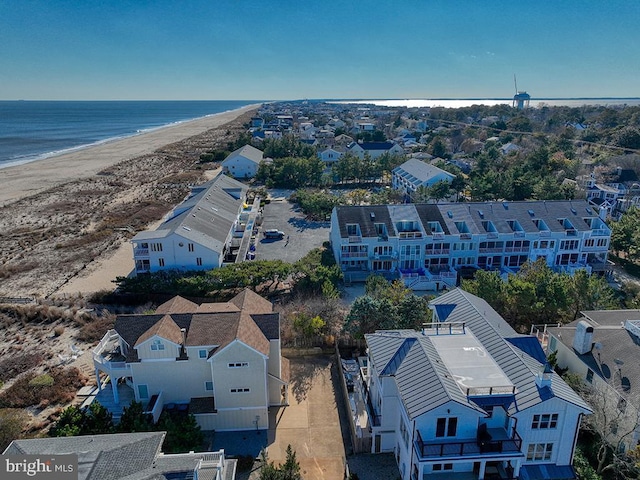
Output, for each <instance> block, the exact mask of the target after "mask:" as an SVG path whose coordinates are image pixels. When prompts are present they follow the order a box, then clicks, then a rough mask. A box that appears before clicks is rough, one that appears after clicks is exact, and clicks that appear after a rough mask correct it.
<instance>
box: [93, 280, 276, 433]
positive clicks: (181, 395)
mask: <svg viewBox="0 0 640 480" xmlns="http://www.w3.org/2000/svg"><path fill="white" fill-rule="evenodd" d="M93 363H94V367H95V370H96V377H97V380H98V382H97V383H98V384H100V373H103V374H105V375H108V376H109V377H110V378H111V386H112V387H111V388H112V390H113V396H114V401H115V403H116V404H118V403H119V394H118V389H117V388H113V385H117V384H118V383H119V382H120V381H122V382H125V383H126V384H127V385H129V386H130V387H131V388H132V389H133V391H134V394H135V400H136V401H139V402H143V404H144V405H146V406H147V407H146V408H147V410H148V411H150V412H153V411H157V410H158V409H162V406H163V405H166V404H169V403H172V404H181V405H185V406H187V407H186V408H187V409H188V410H189V413H193V414H194V415H195V417H196V420H197V421H198V424H199V425H200V426H201V427H202V428H203V429H204V430H218V431H220V430H256V429H267V428H269V415H268V409H269V407H271V406H281V405H286V404H287V401H288V399H287V385H288V381H289V363H288V361H287V359H286V358H283V357H282V355H281V353H280V315H279V314H278V313H275V312H274V311H273V306H272V304H271V303H270V302H269V301H267V300H265V299H264V298H262V297H260V296H259V295H257V294H256V293H254V292H252V291H251V290H245V291H243V292H242V293H240V294H238V295H237V296H235V297H234V298H233V299H231V300H230V301H229V302H226V303H203V304H202V305H197V304H195V303H193V302H190V301H188V300H186V299H184V298H181V297H175V298H173V299H172V300H170V301H169V302H167V303H164V304H162V305H161V306H160V307H158V309H157V310H156V312H155V313H154V314H142V315H120V316H118V317H117V319H116V323H115V326H114V329H113V330H110V331H109V332H107V334H105V336H104V338H103V339H102V340H101V342H100V343H99V344H98V346H97V347H96V348H95V349H94V351H93Z"/></svg>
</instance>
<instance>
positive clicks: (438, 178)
mask: <svg viewBox="0 0 640 480" xmlns="http://www.w3.org/2000/svg"><path fill="white" fill-rule="evenodd" d="M454 178H456V176H455V175H453V174H452V173H449V172H447V171H445V170H442V169H441V168H438V167H436V166H435V165H431V164H429V163H426V162H423V161H421V160H418V159H417V158H411V159H409V160H407V161H406V162H404V163H403V164H402V165H399V166H398V167H396V168H394V169H393V170H392V171H391V186H392V188H394V189H395V190H399V191H401V192H403V193H406V194H409V195H411V193H413V192H415V191H416V190H417V189H418V188H420V187H430V186H432V185H433V184H435V183H438V182H447V183H451V182H452V181H453V179H454Z"/></svg>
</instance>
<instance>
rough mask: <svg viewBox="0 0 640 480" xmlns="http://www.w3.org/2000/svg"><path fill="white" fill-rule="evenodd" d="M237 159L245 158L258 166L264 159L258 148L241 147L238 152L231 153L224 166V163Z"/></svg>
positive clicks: (250, 146)
mask: <svg viewBox="0 0 640 480" xmlns="http://www.w3.org/2000/svg"><path fill="white" fill-rule="evenodd" d="M236 157H243V158H246V159H247V160H249V161H251V162H253V163H257V164H259V163H260V162H261V161H262V159H263V157H262V151H260V150H258V149H257V148H256V147H254V146H252V145H245V146H244V147H240V148H238V149H237V150H234V151H233V152H231V153H230V154H229V155H227V158H225V159H224V161H223V162H222V164H223V165H224V163H225V162H226V161H227V160H233V159H235V158H236Z"/></svg>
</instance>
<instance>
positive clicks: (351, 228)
mask: <svg viewBox="0 0 640 480" xmlns="http://www.w3.org/2000/svg"><path fill="white" fill-rule="evenodd" d="M359 230H360V228H359V225H358V224H357V223H348V224H347V235H349V236H350V237H354V236H356V235H360V234H359V233H358V232H359Z"/></svg>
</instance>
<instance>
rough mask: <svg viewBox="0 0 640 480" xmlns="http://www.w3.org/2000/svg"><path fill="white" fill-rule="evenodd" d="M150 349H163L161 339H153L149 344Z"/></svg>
mask: <svg viewBox="0 0 640 480" xmlns="http://www.w3.org/2000/svg"><path fill="white" fill-rule="evenodd" d="M151 350H164V343H162V340H154V341H153V343H152V344H151Z"/></svg>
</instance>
